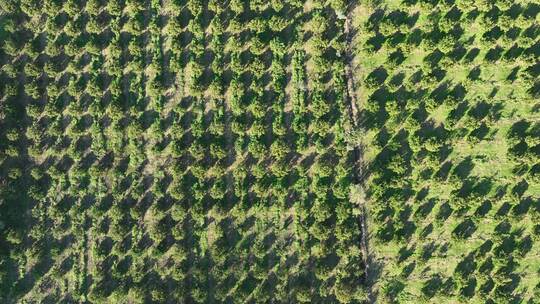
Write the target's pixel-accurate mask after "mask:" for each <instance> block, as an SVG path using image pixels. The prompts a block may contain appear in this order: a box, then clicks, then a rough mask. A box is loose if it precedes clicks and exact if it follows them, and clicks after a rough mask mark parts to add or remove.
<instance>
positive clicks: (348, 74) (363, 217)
mask: <svg viewBox="0 0 540 304" xmlns="http://www.w3.org/2000/svg"><path fill="white" fill-rule="evenodd" d="M355 4H356V3H355V1H351V2H350V3H349V5H348V7H347V10H346V12H345V16H344V18H345V22H344V30H343V32H344V35H345V78H346V80H347V102H348V105H347V109H348V113H349V120H350V122H351V124H352V128H353V130H354V131H355V132H358V131H360V130H361V128H362V127H361V125H360V124H359V122H358V106H359V105H360V104H359V103H358V101H357V98H356V97H357V91H356V86H355V85H356V82H355V81H354V73H353V71H354V69H353V60H354V50H353V39H354V32H353V30H354V29H353V25H352V18H353V16H354V9H355ZM362 154H363V147H362V146H361V144H359V143H356V142H355V143H354V148H353V161H354V164H353V178H354V183H355V184H356V185H357V186H361V185H362V182H363V177H364V172H363V171H364V170H363V169H364V166H363V157H362V156H363V155H362ZM359 196H360V197H358V198H356V199H357V200H356V202H357V203H358V205H359V206H358V207H359V209H360V216H359V218H358V221H359V223H358V224H359V226H360V229H361V238H360V250H361V251H362V259H363V262H364V276H365V280H366V282H365V285H366V286H365V288H366V293H367V302H368V303H374V302H375V301H374V299H373V293H372V291H371V285H372V284H371V282H370V256H369V246H368V227H367V218H368V216H367V208H366V201H365V198H364V196H363V195H359Z"/></svg>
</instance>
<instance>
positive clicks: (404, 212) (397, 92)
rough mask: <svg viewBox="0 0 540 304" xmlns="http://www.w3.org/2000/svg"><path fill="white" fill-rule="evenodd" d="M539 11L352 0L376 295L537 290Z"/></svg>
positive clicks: (487, 298) (446, 297)
mask: <svg viewBox="0 0 540 304" xmlns="http://www.w3.org/2000/svg"><path fill="white" fill-rule="evenodd" d="M539 11H540V7H539V6H538V5H537V4H533V3H532V2H530V1H521V2H519V3H512V2H509V1H495V2H494V3H493V4H491V3H488V2H483V1H480V2H478V3H477V2H474V3H473V2H472V1H456V2H455V3H454V2H453V1H452V2H450V1H447V2H444V1H439V2H438V3H435V2H431V1H420V2H414V1H411V2H407V1H404V2H399V1H398V2H396V1H381V3H379V4H378V5H360V6H358V7H357V9H356V11H355V14H356V16H357V18H356V19H355V22H356V24H357V27H358V34H357V40H356V43H355V45H356V46H357V50H358V51H357V56H356V58H357V63H356V64H357V65H358V66H360V67H361V71H360V76H359V79H362V81H363V87H362V88H363V89H362V90H361V91H360V92H359V93H360V95H361V97H360V100H362V104H361V108H363V109H364V113H363V115H364V117H365V123H364V127H365V128H366V129H367V130H368V131H367V133H366V134H365V137H364V139H363V140H364V141H363V142H364V146H365V147H366V151H365V158H366V162H368V163H369V164H370V166H369V168H370V177H369V180H368V181H367V182H366V184H367V186H366V188H367V189H368V190H369V197H368V201H369V213H370V216H371V222H370V233H371V235H372V237H371V241H370V245H371V249H372V255H373V257H374V258H373V260H374V262H373V264H374V265H373V266H372V268H373V269H376V272H377V273H376V274H374V276H375V277H376V279H375V280H374V284H375V285H376V289H377V290H378V302H381V303H384V302H400V303H409V302H418V301H419V302H426V303H428V302H429V303H433V302H438V303H536V301H538V297H539V296H540V280H539V279H538V273H539V271H540V257H539V256H538V252H539V251H540V243H539V242H538V241H537V240H538V239H539V237H540V226H539V222H538V220H539V219H540V217H539V216H540V201H539V200H540V180H539V179H538V174H539V173H538V172H539V171H538V170H539V168H540V167H539V166H540V163H539V161H540V99H539V92H540V91H539V89H540V86H539V85H540V83H539V82H538V75H539V70H538V67H539V61H538V58H539V55H540V44H539V43H540V42H539V39H538V32H539V30H540V28H539V27H538V20H539V18H538V12H539Z"/></svg>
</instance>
